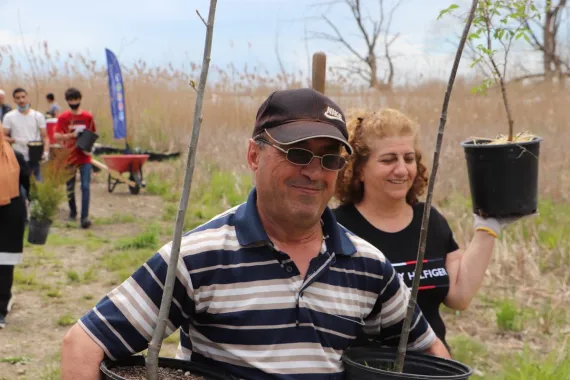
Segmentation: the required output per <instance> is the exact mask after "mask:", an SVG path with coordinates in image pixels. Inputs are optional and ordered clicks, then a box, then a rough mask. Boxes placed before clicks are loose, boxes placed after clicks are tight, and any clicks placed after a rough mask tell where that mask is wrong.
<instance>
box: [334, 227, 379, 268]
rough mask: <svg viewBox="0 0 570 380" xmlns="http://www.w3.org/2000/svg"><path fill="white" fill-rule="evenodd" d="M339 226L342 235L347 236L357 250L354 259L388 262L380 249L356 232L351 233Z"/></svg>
mask: <svg viewBox="0 0 570 380" xmlns="http://www.w3.org/2000/svg"><path fill="white" fill-rule="evenodd" d="M337 224H338V228H339V230H340V233H341V234H345V235H346V236H347V237H348V238H349V239H350V241H351V242H352V244H353V245H354V247H355V248H356V253H355V254H354V255H353V257H354V258H366V259H372V260H376V261H380V262H382V263H384V262H386V256H384V254H383V253H382V252H381V251H380V250H379V249H378V248H376V247H375V246H374V245H372V244H371V243H369V242H368V241H366V240H364V239H363V238H361V237H360V236H358V235H356V234H355V233H354V232H352V231H350V230H349V229H348V228H346V227H345V226H343V225H342V224H340V223H337Z"/></svg>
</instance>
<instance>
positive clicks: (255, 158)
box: [247, 139, 261, 173]
mask: <svg viewBox="0 0 570 380" xmlns="http://www.w3.org/2000/svg"><path fill="white" fill-rule="evenodd" d="M260 153H261V149H260V148H259V146H258V145H257V144H256V143H255V141H253V139H249V145H248V147H247V166H249V168H250V169H251V170H252V171H253V172H254V173H255V172H257V168H258V167H259V155H260Z"/></svg>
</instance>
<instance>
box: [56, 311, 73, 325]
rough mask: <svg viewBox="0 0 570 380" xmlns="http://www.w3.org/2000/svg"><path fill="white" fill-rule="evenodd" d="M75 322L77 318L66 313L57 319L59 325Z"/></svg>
mask: <svg viewBox="0 0 570 380" xmlns="http://www.w3.org/2000/svg"><path fill="white" fill-rule="evenodd" d="M75 322H77V318H75V317H74V316H73V315H71V314H64V315H62V316H60V317H59V318H58V319H57V325H58V326H62V327H65V326H71V325H73V324H75Z"/></svg>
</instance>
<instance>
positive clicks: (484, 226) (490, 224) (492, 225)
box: [473, 211, 538, 237]
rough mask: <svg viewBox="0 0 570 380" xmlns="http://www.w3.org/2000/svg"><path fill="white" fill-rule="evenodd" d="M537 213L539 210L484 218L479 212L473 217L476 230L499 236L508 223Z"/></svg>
mask: <svg viewBox="0 0 570 380" xmlns="http://www.w3.org/2000/svg"><path fill="white" fill-rule="evenodd" d="M536 215H538V211H536V212H535V213H533V214H530V215H525V216H513V217H508V218H483V217H481V216H479V215H477V214H473V218H475V231H477V230H482V231H487V232H488V233H489V234H491V235H493V236H495V237H498V236H499V235H500V234H501V231H502V230H503V228H505V227H507V226H508V225H510V224H512V223H515V222H517V221H519V220H521V219H525V218H530V217H533V216H536Z"/></svg>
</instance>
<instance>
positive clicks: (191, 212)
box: [175, 170, 252, 230]
mask: <svg viewBox="0 0 570 380" xmlns="http://www.w3.org/2000/svg"><path fill="white" fill-rule="evenodd" d="M251 187H252V183H251V178H250V177H249V176H248V175H238V174H236V173H232V172H226V171H217V170H216V171H213V173H212V175H211V177H210V181H209V182H207V183H205V184H204V185H202V186H201V187H199V188H198V189H197V190H196V192H195V193H194V194H195V196H194V197H193V199H191V201H190V204H189V206H188V209H187V210H186V216H185V218H184V227H185V229H187V230H188V229H193V228H195V227H197V226H199V225H200V224H203V223H205V222H207V221H208V220H210V219H212V218H213V217H215V216H216V215H218V214H220V213H222V212H224V211H225V210H227V209H229V208H231V207H234V206H237V205H239V204H241V203H243V202H245V201H246V199H247V195H248V193H249V191H250V190H251ZM175 212H176V211H175Z"/></svg>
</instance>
